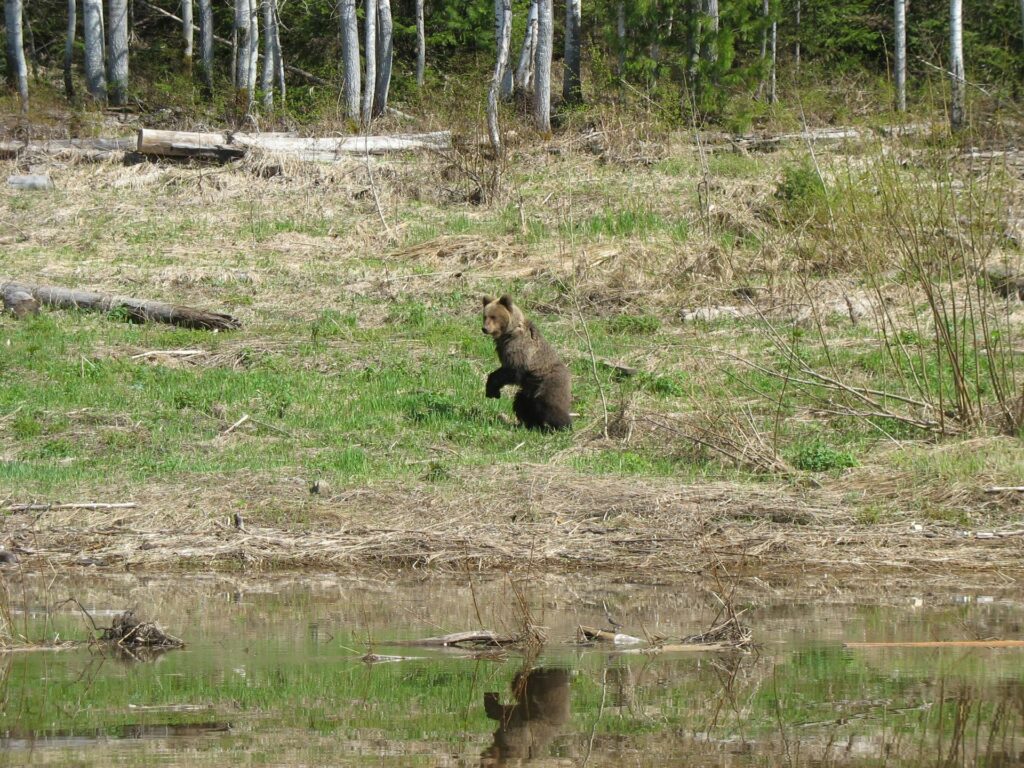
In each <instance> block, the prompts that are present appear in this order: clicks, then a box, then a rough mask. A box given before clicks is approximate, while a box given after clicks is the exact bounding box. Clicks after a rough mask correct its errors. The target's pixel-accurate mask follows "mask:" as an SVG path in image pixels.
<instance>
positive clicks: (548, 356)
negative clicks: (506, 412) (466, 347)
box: [483, 296, 572, 429]
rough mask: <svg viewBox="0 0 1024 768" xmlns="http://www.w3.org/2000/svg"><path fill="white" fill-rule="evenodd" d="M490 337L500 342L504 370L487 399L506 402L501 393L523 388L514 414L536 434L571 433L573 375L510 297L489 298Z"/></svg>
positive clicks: (491, 379) (493, 377)
mask: <svg viewBox="0 0 1024 768" xmlns="http://www.w3.org/2000/svg"><path fill="white" fill-rule="evenodd" d="M483 331H484V333H485V334H487V335H488V336H490V337H491V338H492V339H494V346H495V347H496V348H497V351H498V359H499V360H501V367H500V368H499V369H498V370H496V371H492V372H491V374H490V375H489V376H488V377H487V388H486V394H487V397H501V388H502V387H504V386H506V385H508V384H518V385H519V392H518V394H516V399H515V402H514V403H513V406H512V407H513V410H515V412H516V416H518V417H519V421H520V422H522V424H523V425H524V426H526V427H529V428H530V429H567V428H568V427H571V426H572V418H571V417H570V416H569V403H570V402H571V400H572V395H571V392H570V381H569V369H568V368H567V367H566V366H565V363H563V362H562V360H561V358H559V356H558V353H557V352H555V350H554V348H553V347H552V346H551V345H550V344H548V343H547V342H546V341H545V340H544V337H543V336H541V335H540V331H538V330H537V326H535V325H534V324H533V323H532V322H530V321H529V320H527V319H526V316H525V315H524V314H523V311H522V310H521V309H519V307H517V306H516V305H515V304H513V303H512V299H511V298H510V297H509V296H502V297H501V298H500V299H497V300H495V299H493V298H491V297H490V296H485V297H484V327H483Z"/></svg>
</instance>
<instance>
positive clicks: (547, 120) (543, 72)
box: [533, 0, 555, 133]
mask: <svg viewBox="0 0 1024 768" xmlns="http://www.w3.org/2000/svg"><path fill="white" fill-rule="evenodd" d="M551 6H552V0H538V2H537V51H536V55H535V57H534V61H535V63H534V72H535V74H534V78H535V82H534V85H533V122H534V124H535V125H536V126H537V129H538V130H540V131H541V132H543V133H551V49H552V47H553V46H554V31H555V30H554V16H553V10H552V7H551Z"/></svg>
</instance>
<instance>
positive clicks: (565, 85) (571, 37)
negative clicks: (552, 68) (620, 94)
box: [562, 0, 583, 104]
mask: <svg viewBox="0 0 1024 768" xmlns="http://www.w3.org/2000/svg"><path fill="white" fill-rule="evenodd" d="M582 26H583V4H582V0H565V49H564V56H565V68H564V70H563V72H562V99H563V100H564V101H565V103H566V104H576V103H579V102H580V101H581V100H582V98H583V90H582V86H581V85H580V58H581V56H580V47H581V45H582V41H581V40H580V34H581V31H582Z"/></svg>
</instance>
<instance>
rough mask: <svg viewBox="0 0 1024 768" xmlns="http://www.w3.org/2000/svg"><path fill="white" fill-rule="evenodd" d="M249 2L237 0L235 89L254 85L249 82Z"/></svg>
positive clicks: (245, 88) (244, 88) (234, 38)
mask: <svg viewBox="0 0 1024 768" xmlns="http://www.w3.org/2000/svg"><path fill="white" fill-rule="evenodd" d="M249 2H250V0H235V24H234V30H233V32H234V35H233V37H232V41H233V43H234V48H235V53H234V57H233V58H234V60H235V90H236V91H239V92H241V91H247V90H249V89H250V88H251V87H252V84H251V83H250V82H249V55H248V54H249V19H250V16H249Z"/></svg>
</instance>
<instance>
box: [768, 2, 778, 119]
mask: <svg viewBox="0 0 1024 768" xmlns="http://www.w3.org/2000/svg"><path fill="white" fill-rule="evenodd" d="M778 52H779V22H778V21H777V20H775V19H772V69H771V85H770V87H769V89H768V103H769V104H774V103H775V101H776V99H777V95H776V91H775V72H776V69H775V65H776V62H777V61H778Z"/></svg>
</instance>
